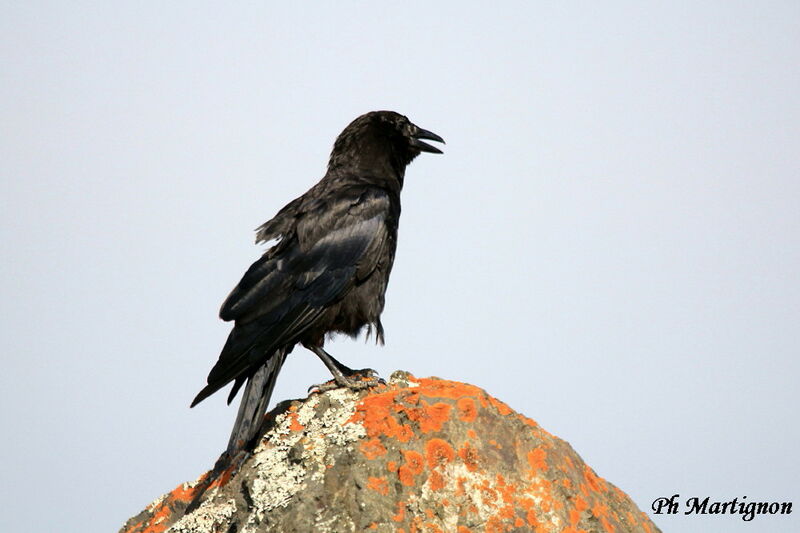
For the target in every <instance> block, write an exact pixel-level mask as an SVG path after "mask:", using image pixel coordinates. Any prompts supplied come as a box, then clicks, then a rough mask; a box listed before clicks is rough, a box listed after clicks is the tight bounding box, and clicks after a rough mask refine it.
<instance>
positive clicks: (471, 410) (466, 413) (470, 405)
mask: <svg viewBox="0 0 800 533" xmlns="http://www.w3.org/2000/svg"><path fill="white" fill-rule="evenodd" d="M456 407H458V418H459V419H460V420H461V421H462V422H467V423H470V422H474V421H475V418H476V417H477V416H478V408H477V407H476V406H475V400H473V399H472V398H469V397H464V398H459V399H458V401H456Z"/></svg>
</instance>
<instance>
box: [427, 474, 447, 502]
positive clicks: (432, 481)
mask: <svg viewBox="0 0 800 533" xmlns="http://www.w3.org/2000/svg"><path fill="white" fill-rule="evenodd" d="M428 485H429V486H430V488H431V490H440V489H443V488H444V478H443V477H442V474H440V473H439V472H435V471H434V472H431V475H430V476H428ZM442 504H443V505H444V502H442Z"/></svg>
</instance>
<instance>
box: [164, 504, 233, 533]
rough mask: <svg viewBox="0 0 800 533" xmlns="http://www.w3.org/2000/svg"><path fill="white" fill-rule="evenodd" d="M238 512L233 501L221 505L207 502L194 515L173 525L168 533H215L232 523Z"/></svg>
mask: <svg viewBox="0 0 800 533" xmlns="http://www.w3.org/2000/svg"><path fill="white" fill-rule="evenodd" d="M235 512H236V502H235V501H234V500H232V499H230V500H227V501H225V502H221V503H215V502H214V501H213V500H207V501H206V502H205V503H203V505H201V506H200V507H199V508H198V509H197V510H195V511H194V512H193V513H190V514H188V515H185V516H184V517H183V518H181V519H180V520H178V521H177V522H175V523H174V524H172V527H170V528H169V529H168V530H167V533H214V532H216V531H219V526H221V525H223V524H227V523H229V522H230V520H231V517H232V516H233V515H234V513H235Z"/></svg>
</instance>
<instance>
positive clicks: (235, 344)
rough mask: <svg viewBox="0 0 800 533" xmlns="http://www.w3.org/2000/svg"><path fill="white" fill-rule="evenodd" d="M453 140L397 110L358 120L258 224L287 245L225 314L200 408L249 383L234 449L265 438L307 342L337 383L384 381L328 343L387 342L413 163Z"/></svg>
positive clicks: (267, 236)
mask: <svg viewBox="0 0 800 533" xmlns="http://www.w3.org/2000/svg"><path fill="white" fill-rule="evenodd" d="M423 139H427V140H432V141H437V142H444V140H443V139H442V138H441V137H439V136H438V135H436V134H435V133H432V132H430V131H427V130H424V129H422V128H419V127H417V126H415V125H414V124H412V123H411V122H410V121H409V120H408V119H407V118H406V117H404V116H403V115H400V114H398V113H395V112H393V111H373V112H371V113H367V114H365V115H362V116H360V117H358V118H357V119H355V120H354V121H353V122H351V123H350V125H349V126H347V127H346V128H345V129H344V131H342V133H341V134H340V135H339V137H338V138H337V139H336V142H335V143H334V145H333V150H332V152H331V156H330V161H329V163H328V170H327V172H326V174H325V176H324V177H323V178H322V179H321V180H320V181H319V183H317V184H316V185H314V186H313V187H311V189H309V190H308V192H306V193H305V194H303V195H302V196H300V197H299V198H297V199H295V200H294V201H292V202H290V203H289V204H288V205H286V206H285V207H284V208H283V209H281V210H280V211H279V212H278V214H277V215H275V218H273V219H272V220H270V221H268V222H266V223H265V224H263V225H262V226H261V227H259V228H258V230H257V235H256V242H257V243H265V242H268V241H271V240H273V239H278V242H277V244H275V245H274V246H273V247H272V248H270V249H268V250H267V251H266V252H265V253H264V255H263V256H262V257H261V258H260V259H259V260H258V261H256V262H255V263H253V265H252V266H251V267H250V268H249V269H248V270H247V272H246V273H245V275H244V277H243V278H242V280H241V281H240V282H239V284H238V285H237V286H236V288H234V289H233V291H232V292H231V294H230V295H229V296H228V298H227V299H226V300H225V302H224V303H223V304H222V309H221V310H220V313H219V316H220V318H222V319H223V320H226V321H229V320H233V321H234V327H233V330H232V331H231V333H230V335H229V336H228V340H227V342H226V343H225V346H224V347H223V349H222V353H221V354H220V356H219V360H218V361H217V363H216V364H215V365H214V368H212V369H211V373H210V374H209V375H208V385H207V386H206V387H205V388H204V389H203V390H201V391H200V393H199V394H198V395H197V397H196V398H195V399H194V401H193V402H192V407H194V406H195V405H197V404H198V403H199V402H201V401H202V400H204V399H205V398H207V397H208V396H210V395H211V394H213V393H215V392H216V391H218V390H219V389H221V388H222V387H224V386H225V385H227V384H228V383H230V382H231V381H233V382H234V384H233V388H232V390H231V392H230V394H229V395H228V403H230V402H231V401H232V400H233V398H234V397H235V396H236V393H237V392H238V390H239V388H240V387H241V386H242V385H243V384H244V383H245V381H247V386H246V387H245V392H244V396H243V397H242V403H241V406H240V408H239V414H238V415H237V419H236V423H235V425H234V428H233V432H232V433H231V439H230V441H229V443H228V454H229V455H233V454H235V453H237V452H238V451H239V450H241V449H243V448H244V447H245V446H246V445H247V444H248V443H249V442H250V441H251V440H252V439H253V438H254V437H255V435H256V433H257V431H258V429H259V426H260V422H261V418H262V417H263V414H264V412H265V411H266V408H267V404H268V403H269V398H270V395H271V394H272V389H273V387H274V386H275V380H276V378H277V377H278V372H279V371H280V369H281V365H282V364H283V361H284V359H285V358H286V355H287V354H288V353H289V352H291V351H292V349H293V347H294V346H295V345H296V344H298V343H299V344H302V345H303V346H304V347H305V348H308V349H309V350H311V351H312V352H314V353H315V354H317V356H319V358H320V359H322V362H323V363H325V366H327V367H328V369H329V370H330V371H331V373H332V374H333V378H334V380H335V383H336V385H334V386H343V387H349V388H353V389H359V388H364V387H367V386H372V385H375V384H377V383H378V381H379V380H378V379H376V375H375V374H374V372H373V371H371V370H369V369H366V370H363V371H354V370H351V369H350V368H348V367H347V366H345V365H343V364H341V363H340V362H338V361H337V360H336V359H334V358H333V357H332V356H331V355H330V354H328V353H327V352H326V351H325V350H324V349H323V345H324V343H325V337H326V336H327V335H329V334H332V333H345V334H347V335H350V336H351V337H356V336H357V335H358V334H359V333H360V332H361V331H362V330H363V329H364V328H366V329H367V335H369V334H370V333H371V332H372V331H374V333H375V337H376V340H377V342H380V343H383V326H382V325H381V320H380V316H381V312H382V311H383V305H384V293H385V292H386V285H387V283H388V281H389V273H390V272H391V270H392V263H393V262H394V254H395V249H396V246H397V226H398V222H399V218H400V190H401V189H402V187H403V177H404V175H405V169H406V165H408V164H409V163H411V161H412V160H413V159H414V158H415V157H417V156H418V155H419V154H420V152H432V153H437V154H440V153H442V152H441V150H439V149H438V148H436V147H434V146H431V145H430V144H428V143H426V142H424V141H423Z"/></svg>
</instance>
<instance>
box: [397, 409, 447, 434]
mask: <svg viewBox="0 0 800 533" xmlns="http://www.w3.org/2000/svg"><path fill="white" fill-rule="evenodd" d="M450 409H451V406H450V404H447V403H444V402H436V403H435V404H433V405H429V404H428V402H425V401H423V402H422V403H421V406H420V407H419V408H418V409H411V408H409V409H406V414H407V415H408V418H410V419H411V420H413V421H415V422H417V423H418V424H419V429H420V431H422V432H423V433H430V432H432V431H440V430H441V429H442V426H443V425H444V423H445V422H447V421H448V420H449V419H450Z"/></svg>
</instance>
